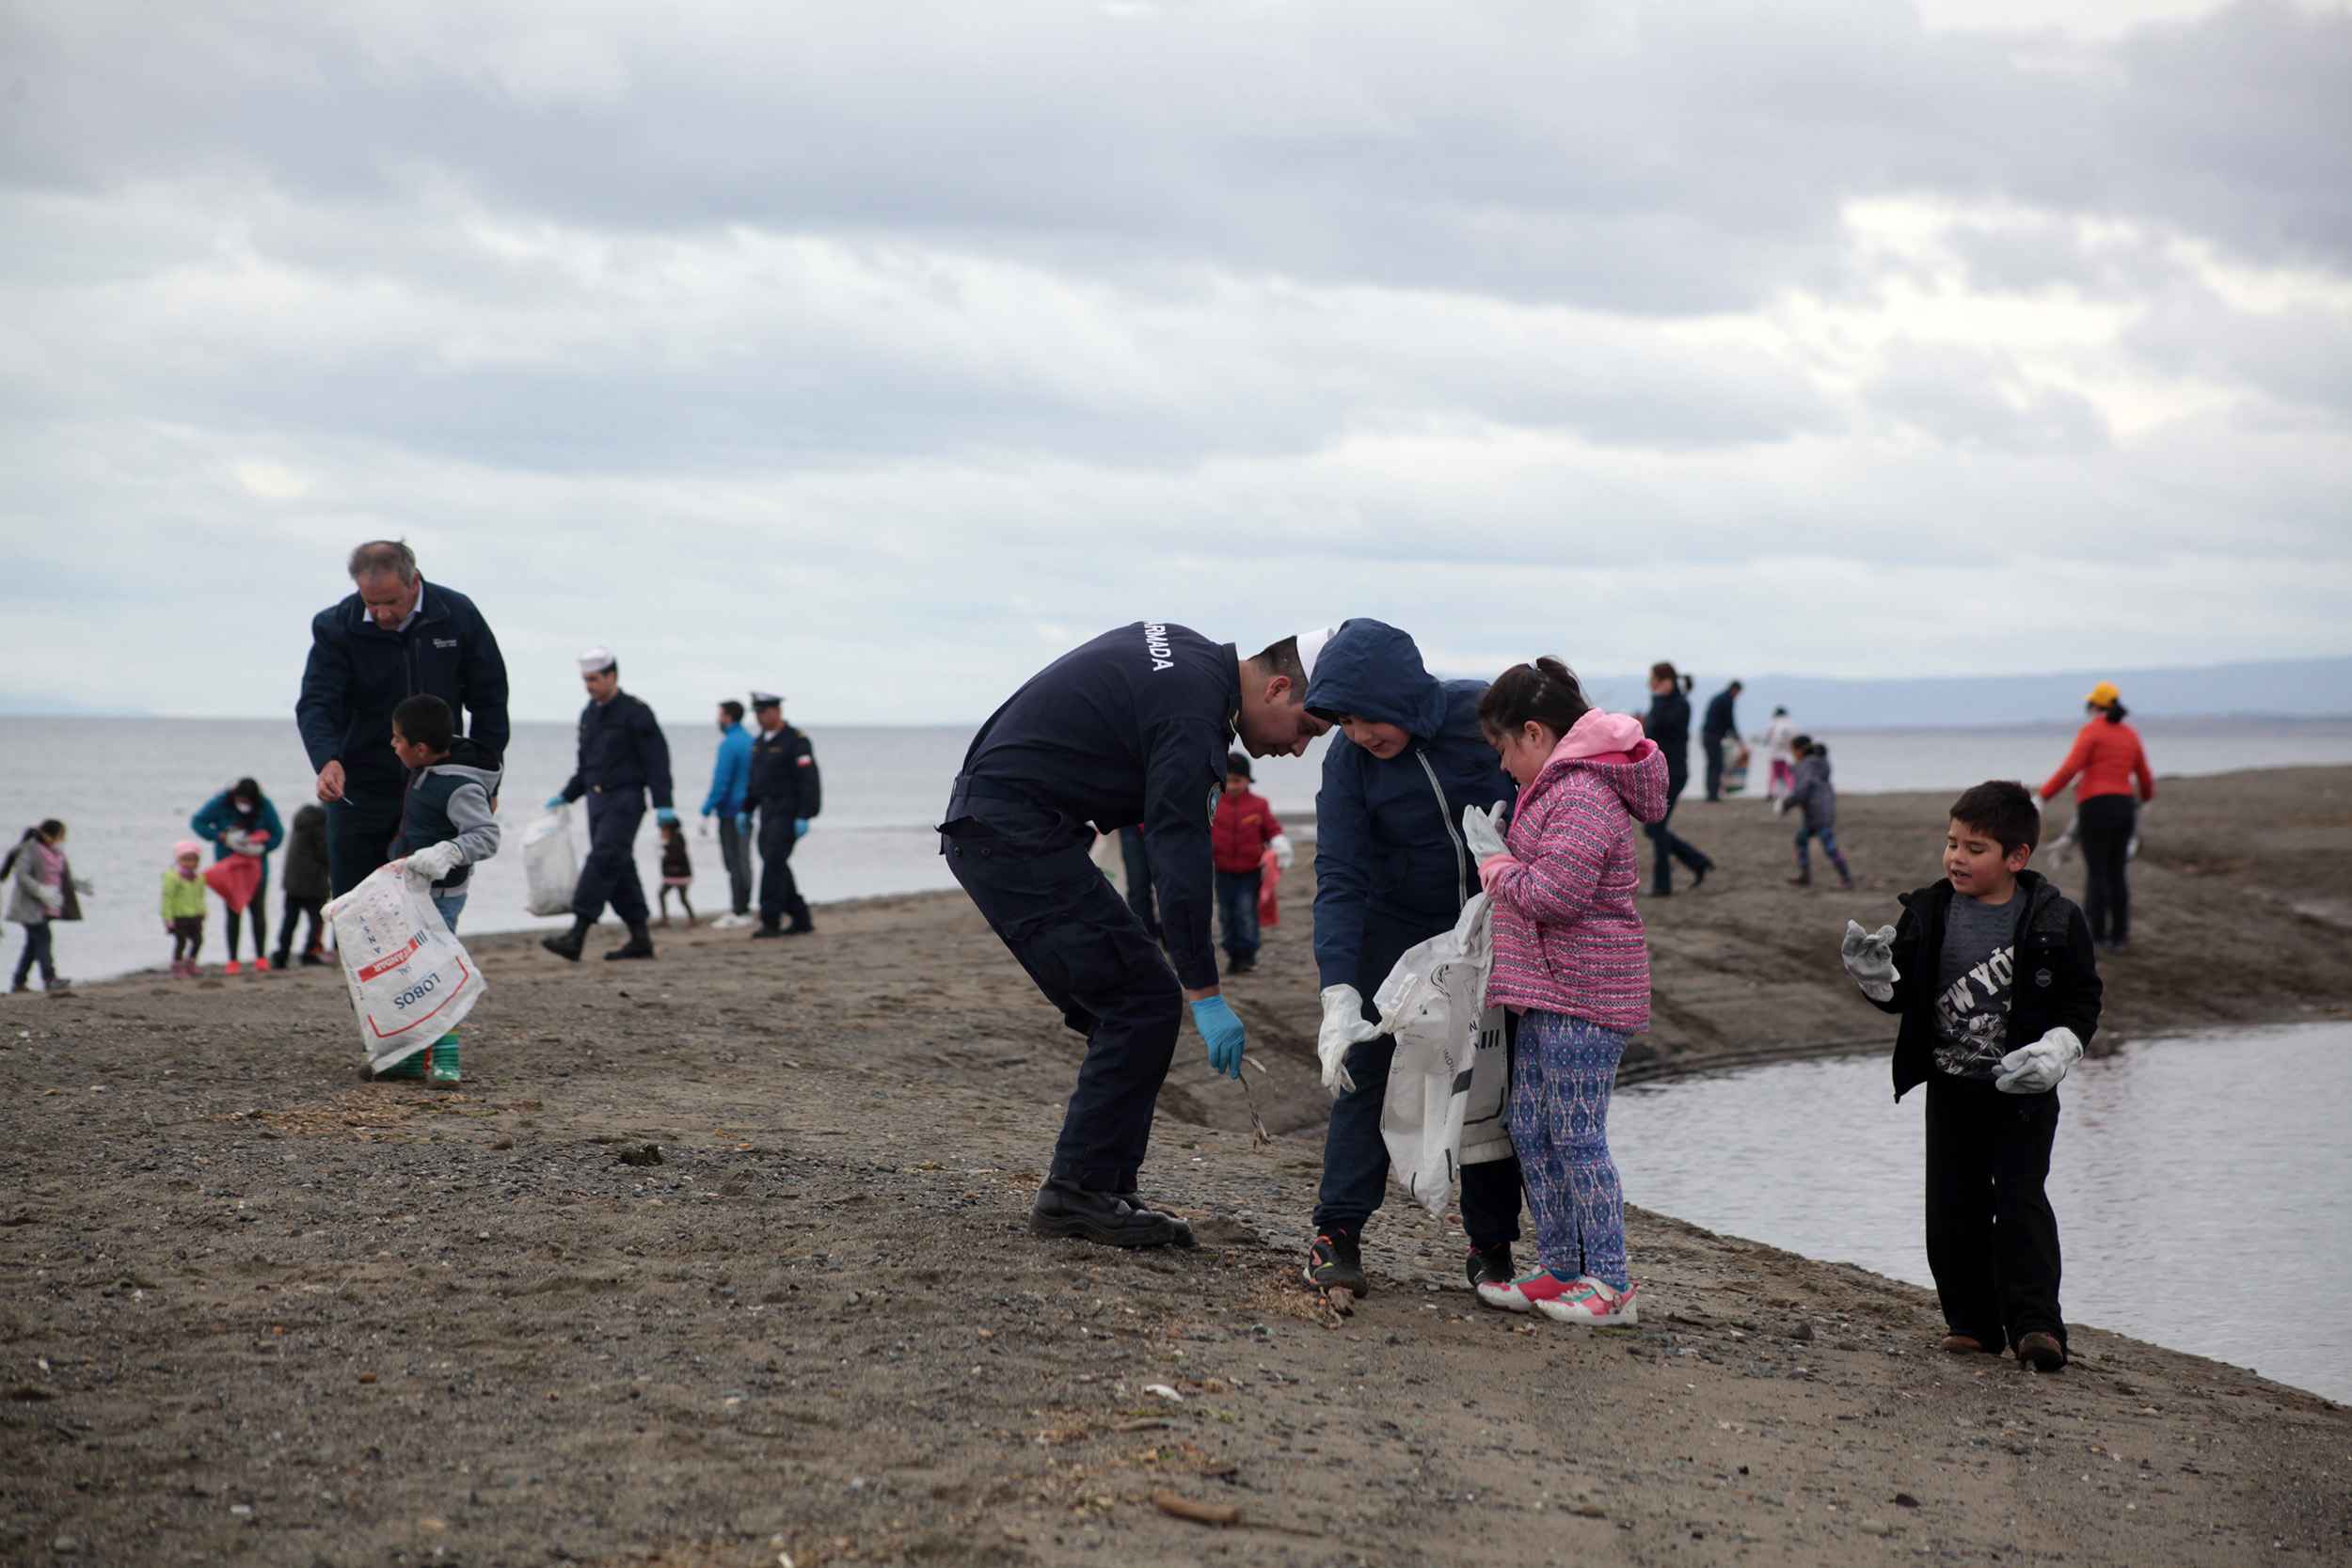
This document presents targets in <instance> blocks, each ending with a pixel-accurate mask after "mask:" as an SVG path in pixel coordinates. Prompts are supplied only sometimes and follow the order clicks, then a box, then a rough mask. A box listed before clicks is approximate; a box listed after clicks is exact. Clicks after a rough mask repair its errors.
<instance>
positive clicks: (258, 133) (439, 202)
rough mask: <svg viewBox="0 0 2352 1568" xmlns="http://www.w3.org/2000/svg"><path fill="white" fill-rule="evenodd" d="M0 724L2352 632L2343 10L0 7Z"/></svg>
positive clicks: (666, 702) (944, 698)
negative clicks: (312, 649) (1229, 647)
mask: <svg viewBox="0 0 2352 1568" xmlns="http://www.w3.org/2000/svg"><path fill="white" fill-rule="evenodd" d="M0 203H5V214H4V216H0V224H4V225H5V227H4V228H0V232H4V233H5V235H6V244H5V245H0V609H4V611H5V615H6V623H7V633H8V635H7V646H8V648H9V649H10V651H11V653H12V655H13V657H10V658H9V660H8V666H7V669H6V671H5V673H0V707H15V708H19V709H22V708H24V707H25V706H27V705H36V704H38V705H56V704H70V705H85V706H89V707H94V708H99V709H115V710H121V709H148V710H153V711H160V712H167V713H178V714H271V713H279V712H285V711H288V710H289V709H290V708H291V705H292V703H293V699H294V688H295V683H296V681H297V678H298V676H299V673H300V668H301V662H302V658H303V655H304V653H305V651H306V649H307V646H308V622H309V617H310V614H311V613H312V612H313V611H315V610H318V609H320V608H321V607H323V606H325V605H326V604H328V603H329V602H331V601H332V600H333V599H335V598H336V597H337V596H339V595H340V594H342V593H344V592H347V591H348V585H347V584H346V583H345V582H343V581H342V578H341V575H340V574H341V566H342V556H343V554H344V552H345V550H346V549H347V548H348V546H350V545H352V544H353V543H355V542H357V541H358V540H359V539H361V538H365V537H370V536H373V535H378V534H400V535H405V536H406V537H407V538H408V539H409V540H410V541H411V542H412V543H413V544H414V545H415V546H417V549H418V553H419V555H420V556H421V558H422V561H423V564H424V570H425V575H426V577H427V578H428V579H433V578H441V579H445V580H446V581H447V582H448V583H450V584H451V585H452V586H453V587H456V588H458V589H461V590H462V591H464V592H466V593H468V594H471V595H473V597H474V598H475V599H476V601H477V602H478V603H479V604H480V605H481V606H482V607H483V609H484V610H485V611H486V612H487V613H488V614H489V616H490V617H491V619H492V622H493V624H494V625H495V626H496V627H497V629H498V632H499V635H500V637H501V641H502V642H503V643H504V645H505V648H506V651H507V657H508V661H509V664H510V667H511V669H512V671H513V673H514V677H515V684H516V712H517V716H518V717H525V718H560V717H564V716H566V715H568V714H569V713H571V712H573V711H575V710H576V709H577V706H578V704H579V701H580V693H579V689H578V685H577V679H576V676H575V674H574V673H573V667H572V664H571V657H572V656H573V654H574V653H576V652H577V651H578V649H579V648H580V647H581V646H582V645H584V644H587V643H590V642H599V641H600V642H608V643H610V644H611V645H612V646H613V647H614V648H615V649H617V650H619V651H620V654H621V657H622V660H623V673H624V678H625V681H626V683H627V684H628V685H629V686H630V687H631V688H632V689H636V690H638V691H640V692H642V693H643V694H644V695H646V696H647V697H648V698H650V699H651V700H653V701H654V702H655V703H656V705H658V706H661V707H663V708H664V709H665V711H666V710H674V709H676V708H678V707H680V706H685V707H689V708H691V710H692V712H693V717H694V718H695V719H696V721H700V719H701V716H702V714H703V712H704V711H706V708H707V701H708V700H709V699H710V698H713V697H716V696H718V695H723V694H726V693H730V692H736V693H739V692H740V690H741V689H743V688H745V687H746V686H749V685H752V684H760V685H767V686H773V687H775V688H776V689H780V690H783V691H784V692H786V693H787V696H788V697H789V698H790V699H791V711H792V712H793V713H794V714H795V716H796V717H799V718H803V719H805V720H810V721H818V722H835V723H837V722H843V721H852V720H870V721H926V720H972V719H977V718H979V717H981V716H984V715H985V714H986V713H987V712H988V710H989V709H990V708H991V707H993V705H994V704H995V703H996V702H997V701H998V700H1000V699H1001V698H1002V697H1003V696H1004V695H1005V694H1006V693H1007V692H1009V690H1010V689H1012V687H1014V686H1015V685H1017V684H1018V683H1019V681H1020V680H1021V679H1022V678H1024V677H1025V676H1026V675H1027V674H1028V673H1030V672H1031V671H1033V670H1034V669H1035V668H1036V667H1037V666H1039V665H1040V664H1041V663H1042V662H1044V661H1045V660H1046V659H1048V658H1050V657H1053V656H1054V655H1056V654H1057V653H1059V652H1060V651H1062V650H1063V649H1064V648H1065V647H1067V646H1069V645H1071V644H1072V643H1073V642H1075V641H1080V640H1082V639H1084V638H1086V637H1088V636H1090V635H1092V634H1093V633H1094V632H1096V631H1099V630H1101V629H1103V628H1104V627H1105V626H1112V625H1115V624H1118V623H1120V622H1124V621H1129V620H1134V619H1136V618H1138V617H1149V618H1155V619H1168V620H1174V621H1181V622H1184V623H1186V624H1189V625H1192V626H1197V627H1199V628H1200V629H1201V630H1203V631H1206V632H1209V633H1211V634H1213V635H1215V636H1216V637H1218V638H1220V639H1224V640H1232V641H1241V642H1244V643H1247V644H1250V645H1252V646H1254V645H1256V644H1257V643H1260V642H1263V641H1266V640H1269V639H1271V638H1272V637H1274V636H1277V635H1279V634H1281V633H1283V632H1287V631H1291V630H1295V629H1297V628H1299V627H1302V626H1318V625H1322V624H1325V623H1327V622H1329V621H1333V620H1337V619H1340V618H1342V617H1343V616H1346V615H1350V614H1375V615H1379V616H1382V617H1383V618H1386V619H1389V620H1392V621H1395V622H1397V623H1398V624H1400V625H1403V626H1406V627H1408V628H1410V629H1412V630H1413V631H1414V632H1416V633H1417V634H1418V636H1419V637H1420V639H1421V641H1422V645H1423V647H1424V648H1425V649H1427V650H1428V651H1429V652H1430V654H1431V656H1432V658H1433V660H1434V661H1436V662H1438V663H1439V664H1440V665H1442V666H1443V667H1445V668H1446V669H1447V670H1449V671H1450V672H1453V673H1491V672H1492V671H1493V670H1496V669H1499V668H1501V667H1502V665H1503V664H1506V663H1508V662H1511V661H1513V660H1516V659H1518V658H1521V657H1528V656H1530V655H1532V654H1534V653H1538V652H1553V653H1560V654H1564V655H1565V656H1566V657H1568V658H1569V659H1570V661H1571V662H1573V663H1575V664H1577V665H1579V666H1581V667H1582V668H1584V669H1586V670H1588V671H1590V672H1593V673H1618V672H1624V671H1628V670H1632V669H1635V668H1638V667H1640V666H1643V665H1645V664H1646V663H1647V662H1648V661H1650V660H1651V659H1653V658H1661V657H1669V658H1674V659H1677V660H1678V661H1680V662H1682V663H1684V664H1685V665H1686V666H1689V667H1692V668H1694V669H1696V670H1697V671H1698V672H1699V673H1700V674H1701V678H1702V681H1703V682H1711V681H1713V680H1714V679H1715V678H1717V677H1720V676H1726V675H1729V674H1732V673H1750V674H1754V673H1757V672H1761V671H1777V672H1792V673H1816V674H1842V675H1867V674H1872V673H1885V674H1903V675H1912V674H1930V673H1960V672H1989V673H1998V672H2019V671H2028V670H2037V669H2050V668H2061V667H2063V668H2089V667H2101V666H2107V665H2112V666H2115V667H2129V666H2146V665H2156V664H2185V663H2199V662H2205V661H2210V660H2217V659H2225V658H2246V657H2269V656H2290V655H2314V654H2341V653H2346V652H2352V630H2348V629H2347V622H2348V621H2352V616H2347V607H2352V8H2347V5H2346V4H2345V3H2344V0H2331V3H2329V4H2326V5H2296V4H2289V3H2284V0H2280V3H2253V4H2238V5H2233V6H2228V7H2220V8H2216V7H2210V6H2203V5H2198V4H2194V3H2189V0H2150V3H2147V4H2136V3H2130V0H2100V3H2093V4H2076V5H2069V4H2067V3H2066V0H1993V3H1987V0H1935V3H1933V4H1930V5H1927V6H1924V7H1922V6H1919V5H1915V4H1909V3H1902V0H1888V3H1876V0H1827V3H1811V0H1793V3H1792V0H1774V3H1772V4H1760V3H1758V4H1723V5H1708V4H1693V5H1678V4H1677V5H1660V6H1618V5H1608V4H1600V5H1583V4H1577V3H1575V0H1534V3H1526V4H1486V5H1480V4H1472V3H1468V0H1444V3H1436V0H1432V3H1430V4H1426V5H1418V6H1370V7H1368V6H1365V5H1363V4H1361V3H1360V0H1357V3H1352V4H1339V3H1332V4H1311V3H1281V0H1230V3H1226V0H1200V3H1177V0H1159V3H1155V0H1097V3H1093V4H1081V3H1075V0H1073V3H1045V0H990V3H989V4H985V5H975V4H972V3H971V0H938V3H933V4H921V3H913V4H898V5H893V6H883V7H876V6H867V5H840V6H809V5H787V4H779V3H776V0H747V3H745V4H741V5H692V4H688V5H684V6H649V5H646V4H644V3H643V0H626V3H623V0H466V3H465V4H462V5H449V6H435V5H428V4H422V3H421V0H325V3H321V0H300V3H296V4H284V5H279V4H275V3H271V0H244V3H241V4H237V5H233V6H212V5H206V6H199V5H178V4H154V3H152V0H7V3H6V4H0Z"/></svg>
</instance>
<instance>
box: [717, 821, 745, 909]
mask: <svg viewBox="0 0 2352 1568" xmlns="http://www.w3.org/2000/svg"><path fill="white" fill-rule="evenodd" d="M719 858H720V859H721V860H723V861H724V862H726V863H727V893H728V895H729V896H730V897H731V898H732V899H733V900H734V907H735V912H736V913H737V914H749V913H751V912H752V839H751V835H750V834H749V833H747V832H744V831H743V830H742V829H740V828H739V827H737V826H736V825H735V818H734V816H732V815H722V816H720V818H719Z"/></svg>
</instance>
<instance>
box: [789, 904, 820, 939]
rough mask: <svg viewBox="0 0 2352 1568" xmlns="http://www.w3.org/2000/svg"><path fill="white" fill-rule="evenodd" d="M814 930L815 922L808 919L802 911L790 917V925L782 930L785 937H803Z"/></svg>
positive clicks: (806, 914)
mask: <svg viewBox="0 0 2352 1568" xmlns="http://www.w3.org/2000/svg"><path fill="white" fill-rule="evenodd" d="M815 929H817V925H816V922H814V921H812V920H810V919H809V918H808V911H806V910H803V911H801V912H800V913H799V914H796V915H794V916H793V917H792V924H791V925H789V926H787V927H785V928H784V934H785V935H786V936H787V937H804V936H806V935H808V934H809V932H811V931H814V930H815Z"/></svg>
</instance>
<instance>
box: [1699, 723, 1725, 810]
mask: <svg viewBox="0 0 2352 1568" xmlns="http://www.w3.org/2000/svg"><path fill="white" fill-rule="evenodd" d="M1699 750H1700V751H1702V752H1706V753H1707V798H1708V800H1722V799H1723V798H1724V737H1723V736H1720V735H1702V736H1699Z"/></svg>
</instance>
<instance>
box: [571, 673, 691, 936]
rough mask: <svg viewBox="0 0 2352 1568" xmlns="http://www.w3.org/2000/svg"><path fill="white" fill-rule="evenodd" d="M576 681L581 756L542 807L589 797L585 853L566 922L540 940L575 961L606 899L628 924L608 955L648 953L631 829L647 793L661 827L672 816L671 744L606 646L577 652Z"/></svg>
mask: <svg viewBox="0 0 2352 1568" xmlns="http://www.w3.org/2000/svg"><path fill="white" fill-rule="evenodd" d="M580 684H581V685H582V686H584V687H586V688H587V689H588V705H587V706H586V707H585V708H582V709H581V710H580V754H579V762H578V764H577V767H576V768H575V770H574V772H573V774H572V777H571V782H570V783H568V784H565V785H564V788H563V789H562V791H561V792H559V793H558V794H556V795H554V796H552V797H550V798H549V799H548V809H550V810H552V809H554V808H555V807H557V806H562V805H568V804H569V803H570V802H572V801H574V800H579V799H580V798H581V797H582V796H585V797H586V798H587V800H588V859H587V861H586V862H585V863H582V864H581V866H580V886H579V889H578V891H577V892H575V893H574V894H573V895H572V928H571V929H570V930H568V931H566V932H564V933H563V934H562V935H560V936H552V937H545V938H542V939H541V941H540V942H539V945H540V946H542V947H544V948H546V949H547V950H548V952H550V953H553V954H556V955H557V956H558V957H561V958H569V959H571V960H572V961H573V962H574V963H578V962H579V961H580V945H581V943H583V942H586V941H587V938H588V927H591V926H594V925H595V924H596V919H597V917H598V916H599V915H601V914H603V913H604V907H605V905H606V904H607V903H608V902H609V903H611V904H612V912H613V913H614V914H617V915H619V916H620V917H621V921H622V924H624V925H626V926H627V927H628V942H624V943H623V944H622V945H620V946H618V947H615V948H614V949H612V951H611V952H610V953H607V954H606V955H605V957H606V958H652V957H653V933H652V932H650V931H649V930H647V929H646V927H645V916H646V910H645V888H644V883H643V882H641V881H640V880H639V879H638V877H637V856H636V846H637V829H638V825H639V824H641V823H642V822H644V819H645V797H646V796H647V795H651V796H652V797H653V804H654V816H655V818H656V819H657V820H658V821H660V823H661V824H662V825H663V826H665V827H666V826H668V825H669V824H670V823H673V822H675V821H676V820H677V813H676V811H675V810H674V809H672V801H671V799H670V743H669V741H667V740H666V739H664V738H663V737H662V734H661V725H660V722H659V721H656V720H655V718H654V716H653V709H651V708H649V707H647V706H646V705H644V703H642V702H640V701H639V700H638V699H636V698H635V697H632V696H630V695H629V694H628V692H626V691H624V690H622V689H621V667H620V664H619V661H617V660H616V659H614V658H613V657H612V650H610V649H608V648H591V649H589V650H588V651H587V652H586V653H584V654H582V655H580Z"/></svg>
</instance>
